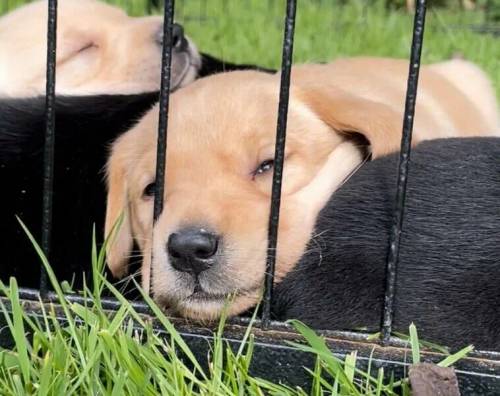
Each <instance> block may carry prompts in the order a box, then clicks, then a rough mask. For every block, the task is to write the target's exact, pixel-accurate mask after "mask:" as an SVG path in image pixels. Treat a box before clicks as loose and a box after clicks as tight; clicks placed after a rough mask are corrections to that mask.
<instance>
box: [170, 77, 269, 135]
mask: <svg viewBox="0 0 500 396" xmlns="http://www.w3.org/2000/svg"><path fill="white" fill-rule="evenodd" d="M277 88H278V84H277V79H276V77H275V76H272V75H267V74H265V73H260V72H251V71H243V72H232V73H225V74H220V75H216V76H213V77H210V78H206V79H202V80H200V81H198V82H195V83H194V84H192V85H191V86H188V87H186V88H185V89H183V90H180V91H179V92H177V93H176V94H174V95H173V101H172V107H171V109H170V110H171V111H170V114H171V116H170V117H171V120H172V123H171V131H172V133H173V134H174V136H175V137H176V139H179V140H183V138H184V137H186V135H187V134H199V133H201V132H203V136H200V137H204V138H207V139H215V140H221V139H227V140H235V138H236V137H239V138H242V137H243V138H244V137H247V136H249V135H252V136H255V134H256V133H258V132H259V130H262V129H264V128H265V127H266V126H267V125H269V123H270V122H272V120H274V122H276V114H277V105H276V103H277V99H278V89H277ZM181 129H182V131H181Z"/></svg>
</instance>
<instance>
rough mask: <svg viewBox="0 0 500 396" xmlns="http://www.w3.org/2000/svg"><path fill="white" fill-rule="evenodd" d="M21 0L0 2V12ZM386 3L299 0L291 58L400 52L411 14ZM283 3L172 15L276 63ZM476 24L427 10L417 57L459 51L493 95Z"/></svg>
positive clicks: (212, 6)
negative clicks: (484, 74) (479, 68)
mask: <svg viewBox="0 0 500 396" xmlns="http://www.w3.org/2000/svg"><path fill="white" fill-rule="evenodd" d="M26 1H27V0H3V3H2V4H3V6H2V5H0V10H2V7H3V10H4V11H6V10H7V9H10V8H12V7H14V6H16V5H19V4H22V3H25V2H26ZM61 1H64V0H61ZM107 1H108V2H109V3H113V4H117V5H119V6H122V7H123V8H125V9H127V10H128V12H130V13H131V14H133V15H142V14H145V13H147V12H148V7H147V4H148V0H107ZM385 4H386V2H385V0H373V1H368V0H349V1H340V0H328V1H326V0H300V1H299V2H298V10H297V27H296V34H295V50H294V53H295V58H294V60H295V62H321V61H328V60H331V59H334V58H336V57H340V56H355V55H374V56H392V57H402V58H407V57H408V56H409V51H410V43H411V33H412V32H411V27H412V23H413V19H412V18H413V17H412V15H410V14H408V13H407V12H405V11H404V10H401V9H399V10H398V9H387V7H386V6H385ZM284 5H285V1H284V0H177V1H176V19H177V20H178V21H179V22H181V23H183V24H184V26H185V28H186V31H187V33H188V34H189V35H190V36H191V37H192V38H193V40H194V41H195V42H196V43H197V45H198V46H199V48H200V49H202V50H203V51H205V52H208V53H210V54H212V55H215V56H218V57H220V58H224V59H227V60H231V61H235V62H247V63H254V64H259V65H262V66H268V67H279V64H280V59H281V43H282V37H283V15H284V11H285V8H284ZM0 12H1V11H0ZM153 12H159V10H153ZM483 22H484V13H482V12H464V11H460V10H459V9H457V8H449V9H447V8H444V9H443V8H430V9H429V12H428V20H427V25H426V34H425V43H424V49H423V61H424V62H426V63H428V62H435V61H440V60H444V59H449V58H450V57H452V56H453V55H455V54H460V55H462V56H464V57H465V58H466V59H469V60H471V61H473V62H476V63H478V64H479V65H480V66H482V67H483V68H484V69H485V70H486V71H487V72H488V74H489V75H490V77H491V78H492V79H493V80H494V83H495V86H496V89H497V92H498V93H499V96H500V39H499V38H495V37H493V36H490V35H481V34H478V33H475V32H473V31H471V30H469V29H468V28H467V27H468V26H469V25H471V24H481V23H483Z"/></svg>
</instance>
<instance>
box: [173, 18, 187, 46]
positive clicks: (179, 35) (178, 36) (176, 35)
mask: <svg viewBox="0 0 500 396" xmlns="http://www.w3.org/2000/svg"><path fill="white" fill-rule="evenodd" d="M183 40H185V38H184V28H183V27H182V26H181V25H179V24H178V23H174V26H172V47H173V48H179V47H180V46H181V45H182V41H183Z"/></svg>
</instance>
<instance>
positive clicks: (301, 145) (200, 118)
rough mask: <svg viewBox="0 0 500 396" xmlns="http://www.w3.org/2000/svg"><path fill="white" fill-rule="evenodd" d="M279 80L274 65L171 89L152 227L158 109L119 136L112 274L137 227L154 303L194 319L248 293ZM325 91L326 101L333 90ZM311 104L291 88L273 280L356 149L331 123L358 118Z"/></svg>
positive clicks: (259, 247)
mask: <svg viewBox="0 0 500 396" xmlns="http://www.w3.org/2000/svg"><path fill="white" fill-rule="evenodd" d="M278 88H279V77H277V76H269V75H265V74H261V73H258V72H234V73H227V74H224V75H219V76H213V77H210V78H206V79H202V80H199V81H197V82H195V83H193V84H192V85H190V86H189V87H186V88H184V89H182V90H180V91H178V92H176V93H175V94H173V95H172V97H171V107H170V113H169V131H168V152H167V169H166V179H165V183H166V191H165V195H164V198H165V205H164V210H163V212H162V214H161V216H160V218H159V219H158V221H157V222H156V223H155V225H154V227H153V223H152V215H153V194H154V177H155V158H156V131H157V119H158V109H157V108H155V109H154V110H152V111H151V112H150V113H149V114H148V115H146V117H145V118H144V119H143V120H142V121H141V122H140V123H139V124H138V125H137V126H136V127H135V128H134V129H133V130H131V131H130V132H129V133H127V134H125V135H124V136H122V138H120V139H119V140H118V141H117V142H116V144H115V145H114V147H113V150H112V155H111V158H110V161H109V165H108V187H109V194H108V208H107V218H106V227H107V234H110V231H111V229H112V227H113V225H114V224H115V223H116V221H117V219H118V218H119V217H120V214H121V213H123V214H124V220H123V224H122V226H121V228H120V229H119V231H118V232H117V234H116V235H115V236H114V238H113V241H112V245H111V248H110V249H109V251H108V263H109V266H110V268H111V270H112V271H113V272H114V274H115V275H123V274H124V272H126V268H125V264H126V261H127V257H128V255H129V253H130V249H131V247H132V241H133V239H135V241H136V242H137V243H138V245H139V247H140V249H141V251H142V253H143V272H142V275H143V279H144V280H145V282H144V283H145V284H144V286H147V284H148V279H149V275H150V272H149V270H150V268H151V269H152V272H153V273H152V289H153V293H154V296H155V298H156V300H157V301H158V302H159V303H161V304H164V305H165V306H169V307H173V308H175V309H176V310H177V311H178V312H179V313H181V314H183V315H185V316H189V317H194V318H198V319H210V318H215V317H217V316H218V315H219V314H220V312H221V309H222V307H223V305H224V299H225V298H227V297H230V296H232V297H233V299H234V300H233V303H232V305H231V307H230V313H231V314H236V313H239V312H241V311H243V310H245V309H247V308H249V307H250V306H252V305H253V304H255V302H256V301H257V300H258V298H259V295H260V291H261V286H262V281H263V278H264V272H265V261H266V255H267V229H268V221H269V208H270V195H271V184H272V180H271V179H272V159H273V157H274V144H275V134H276V118H277V97H278ZM214 93H216V96H215V99H214ZM339 95H340V96H341V94H339ZM344 99H345V98H344ZM325 100H327V99H325ZM329 100H330V103H331V104H332V105H333V106H335V100H337V101H339V103H341V102H342V101H340V100H339V98H338V97H336V99H334V98H330V99H329ZM352 104H353V103H352ZM324 105H325V107H326V105H327V104H326V103H325V104H324ZM358 105H359V106H363V101H362V100H360V101H359V103H358ZM329 110H331V109H330V108H329ZM361 110H363V108H361ZM319 111H322V108H321V106H319V104H318V103H313V104H310V103H309V99H308V93H307V91H304V90H303V89H301V88H292V94H291V101H290V109H289V116H288V132H287V134H288V136H287V143H286V150H285V153H286V154H285V168H284V176H283V186H282V194H283V196H282V206H281V216H280V223H279V241H278V250H277V270H276V275H277V280H278V281H279V279H281V278H282V277H283V276H284V275H285V274H286V273H287V272H288V271H290V270H291V269H292V268H293V266H294V264H295V263H296V262H297V260H298V259H299V258H300V256H301V255H302V254H303V252H304V249H305V246H306V244H307V242H308V241H309V239H310V237H311V233H312V230H313V227H314V221H315V219H316V216H317V214H318V212H319V210H320V209H321V208H322V207H323V205H324V204H325V203H326V201H327V200H328V198H329V197H330V195H331V194H332V192H333V191H334V190H335V189H336V188H337V187H338V186H339V185H340V184H341V183H342V181H343V180H344V179H345V178H346V177H347V176H348V175H349V174H350V172H352V171H353V169H354V168H356V166H357V165H358V164H359V163H360V162H361V160H362V155H361V152H360V150H359V149H358V148H357V147H355V145H354V144H353V143H351V142H349V141H347V140H346V138H345V137H344V133H347V132H346V131H342V130H340V129H338V127H337V124H338V125H344V124H345V125H349V129H350V130H351V131H353V130H354V129H352V128H354V127H355V123H356V121H355V120H352V121H353V122H352V123H350V122H349V120H347V119H345V118H344V119H343V118H342V116H340V117H339V118H336V117H335V116H332V117H330V118H329V119H328V121H325V120H323V119H322V117H321V115H320V114H319V113H318V112H319ZM368 111H369V110H366V112H368ZM335 113H336V112H335V111H333V114H335ZM325 119H326V117H325ZM351 126H352V127H351ZM354 131H356V132H359V133H364V132H363V131H362V130H354ZM367 135H368V136H369V135H370V134H369V133H367ZM152 235H153V237H152V238H151V236H152ZM151 257H153V259H152V262H151Z"/></svg>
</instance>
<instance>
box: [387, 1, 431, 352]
mask: <svg viewBox="0 0 500 396" xmlns="http://www.w3.org/2000/svg"><path fill="white" fill-rule="evenodd" d="M425 12H426V4H425V0H417V7H416V12H415V19H414V22H413V40H412V45H411V55H410V69H409V74H408V85H407V88H406V102H405V112H404V120H403V137H402V139H401V153H400V156H399V167H398V180H397V188H396V200H395V205H394V212H393V223H392V227H391V233H390V237H389V253H388V257H387V270H386V285H385V299H384V312H383V318H382V329H381V330H382V331H381V334H382V340H383V341H384V342H386V341H388V340H389V337H390V335H391V331H392V320H393V310H394V297H395V287H396V270H397V264H398V256H399V245H400V241H401V231H402V226H403V215H404V207H405V199H406V183H407V180H408V165H409V161H410V151H411V137H412V132H413V120H414V115H415V103H416V99H417V87H418V75H419V71H420V57H421V54H422V44H423V39H424V26H425Z"/></svg>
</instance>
